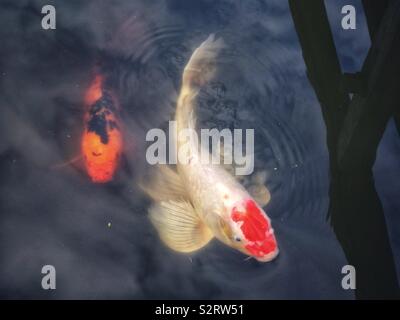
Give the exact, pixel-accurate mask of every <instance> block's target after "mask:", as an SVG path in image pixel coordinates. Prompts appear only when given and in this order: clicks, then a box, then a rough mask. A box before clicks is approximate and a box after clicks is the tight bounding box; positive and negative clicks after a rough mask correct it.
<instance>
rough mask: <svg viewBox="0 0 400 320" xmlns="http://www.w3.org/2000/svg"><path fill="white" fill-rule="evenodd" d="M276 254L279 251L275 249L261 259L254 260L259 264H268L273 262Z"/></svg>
mask: <svg viewBox="0 0 400 320" xmlns="http://www.w3.org/2000/svg"><path fill="white" fill-rule="evenodd" d="M278 254H279V249H278V248H276V249H275V250H274V251H272V252H270V253H267V254H266V255H264V256H262V257H255V259H256V260H257V261H260V262H269V261H272V260H274V259H275V258H276V257H277V256H278Z"/></svg>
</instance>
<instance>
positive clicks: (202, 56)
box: [182, 34, 225, 87]
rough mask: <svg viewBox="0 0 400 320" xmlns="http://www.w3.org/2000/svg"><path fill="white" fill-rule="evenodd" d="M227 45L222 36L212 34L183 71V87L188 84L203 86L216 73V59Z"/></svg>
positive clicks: (195, 52) (194, 53)
mask: <svg viewBox="0 0 400 320" xmlns="http://www.w3.org/2000/svg"><path fill="white" fill-rule="evenodd" d="M224 47H225V44H224V41H223V40H222V38H219V39H216V38H215V35H214V34H211V35H210V36H209V37H208V38H207V40H205V41H204V42H203V43H202V44H201V45H200V46H199V47H198V48H197V49H196V50H195V51H194V52H193V54H192V56H191V57H190V59H189V62H188V63H187V65H186V67H185V69H184V71H183V81H182V87H184V86H186V85H189V86H191V85H194V86H202V85H204V84H205V83H206V82H208V81H210V80H211V79H212V77H213V75H214V74H215V60H216V58H217V56H218V53H219V52H220V51H221V49H223V48H224Z"/></svg>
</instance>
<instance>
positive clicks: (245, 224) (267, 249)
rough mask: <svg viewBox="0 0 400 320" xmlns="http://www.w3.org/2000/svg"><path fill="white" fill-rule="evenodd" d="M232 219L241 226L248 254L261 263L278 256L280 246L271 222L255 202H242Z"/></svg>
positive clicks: (250, 200)
mask: <svg viewBox="0 0 400 320" xmlns="http://www.w3.org/2000/svg"><path fill="white" fill-rule="evenodd" d="M231 218H232V220H233V221H234V222H236V223H238V224H239V225H240V229H241V231H242V233H243V236H244V237H245V241H244V248H245V250H246V253H248V254H249V255H251V256H253V257H255V258H256V259H257V260H260V261H270V260H272V259H273V258H275V257H276V255H277V254H278V252H279V250H278V245H277V242H276V239H275V236H274V234H273V229H272V227H271V224H270V221H269V219H268V218H267V216H266V215H265V213H264V212H263V211H262V210H261V209H260V208H259V206H258V205H257V204H256V203H255V201H254V200H252V199H248V200H244V201H242V202H240V203H239V204H238V205H237V206H235V207H234V208H233V209H232V214H231Z"/></svg>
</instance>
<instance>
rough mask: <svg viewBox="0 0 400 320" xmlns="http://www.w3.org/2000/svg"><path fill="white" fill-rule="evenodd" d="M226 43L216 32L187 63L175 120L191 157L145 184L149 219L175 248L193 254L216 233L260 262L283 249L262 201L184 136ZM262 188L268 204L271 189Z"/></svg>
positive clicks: (179, 145) (181, 143) (179, 140)
mask: <svg viewBox="0 0 400 320" xmlns="http://www.w3.org/2000/svg"><path fill="white" fill-rule="evenodd" d="M223 46H224V44H223V42H222V40H221V39H218V40H216V39H215V38H214V36H213V35H211V36H210V37H209V38H208V39H207V40H206V41H205V42H203V43H202V44H201V45H200V47H198V48H197V49H196V50H195V51H194V53H193V54H192V57H191V58H190V60H189V62H188V64H187V66H186V67H185V70H184V73H183V78H182V88H181V91H180V95H179V98H178V103H177V110H176V116H175V120H176V123H177V131H178V135H177V149H178V154H179V152H180V151H181V149H182V148H186V151H187V152H188V155H189V156H188V161H186V162H185V163H182V162H181V161H178V163H177V170H176V171H174V170H172V169H170V168H166V167H163V168H160V169H159V170H160V172H159V174H158V175H157V179H156V182H155V184H154V185H153V187H150V188H146V190H147V191H148V193H149V195H150V196H151V197H152V198H153V199H154V200H155V201H156V204H155V205H154V206H153V207H152V208H151V209H150V219H151V221H152V222H153V224H154V225H155V226H156V228H157V230H158V232H159V234H160V237H161V239H162V240H163V241H164V242H165V243H166V244H167V245H168V246H169V247H170V248H172V249H174V250H177V251H180V252H192V251H195V250H198V249H200V248H201V247H203V246H205V245H206V244H207V243H208V242H209V241H210V240H211V239H212V238H214V237H215V238H217V239H218V240H220V241H222V242H223V243H225V244H226V245H228V246H230V247H232V248H234V249H237V250H239V251H241V252H243V253H244V254H247V255H248V256H251V257H254V258H256V259H257V260H259V261H270V260H272V259H273V258H275V257H276V256H277V255H278V252H279V249H278V246H277V242H276V238H275V235H274V232H273V229H272V226H271V221H270V219H269V218H268V216H267V215H266V213H265V212H264V211H263V209H262V207H261V205H259V204H258V203H257V202H256V200H255V199H254V198H253V197H252V196H251V195H250V194H249V193H248V192H247V191H246V190H245V189H244V187H243V186H242V185H241V184H240V183H239V182H238V181H237V180H236V179H235V177H234V176H232V175H231V174H230V173H229V172H228V171H226V170H225V169H224V168H223V167H221V166H219V165H215V164H205V163H204V161H201V156H200V155H201V149H200V148H201V147H199V146H198V145H197V144H196V143H191V141H192V140H191V139H182V138H181V137H180V134H179V133H180V132H181V130H185V129H189V130H194V129H195V123H196V120H195V116H194V105H195V100H196V98H197V96H198V93H199V91H200V88H201V87H202V86H203V85H204V84H205V83H207V82H208V81H209V80H210V79H211V78H212V76H213V74H214V72H215V65H214V64H213V63H214V61H215V59H216V56H217V54H218V52H219V51H220V49H221V48H223ZM188 141H189V143H188ZM165 189H168V192H165ZM263 190H264V191H265V192H264V193H265V194H264V195H266V198H267V201H266V202H268V201H269V199H270V195H269V192H268V189H266V188H264V189H263ZM264 198H265V197H264ZM264 204H266V203H264Z"/></svg>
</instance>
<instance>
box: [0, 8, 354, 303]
mask: <svg viewBox="0 0 400 320" xmlns="http://www.w3.org/2000/svg"><path fill="white" fill-rule="evenodd" d="M286 6H287V4H286V3H285V4H283V1H243V2H241V1H215V2H214V1H198V2H196V4H195V3H190V4H189V3H188V1H146V2H140V1H119V2H113V3H110V2H98V1H96V2H85V4H83V3H81V4H80V3H78V2H71V3H68V4H66V3H61V2H60V3H56V8H57V14H58V15H59V16H58V17H59V18H58V20H57V23H58V25H57V31H55V32H53V31H51V32H46V31H43V30H41V29H40V23H38V21H37V19H38V17H37V15H35V12H36V11H37V8H39V3H38V2H37V3H36V2H26V3H25V4H24V3H23V2H22V1H21V4H19V5H14V4H12V2H10V3H8V4H5V5H4V7H3V9H5V11H6V12H7V18H6V15H5V14H2V15H1V16H0V18H1V19H2V20H1V21H6V22H3V23H7V25H8V26H10V28H11V26H12V25H13V23H17V27H16V28H14V29H13V31H9V32H10V33H9V34H6V32H5V31H4V30H3V31H2V34H1V37H2V38H3V37H4V39H6V40H5V48H6V50H5V51H4V53H3V54H2V56H3V58H4V59H2V60H3V61H4V62H3V63H2V64H1V68H2V70H4V72H3V76H2V78H1V82H0V83H1V87H0V88H1V92H2V94H1V97H0V106H1V108H2V110H3V111H2V117H1V120H0V122H1V136H2V139H1V140H2V141H1V144H0V152H1V158H0V176H1V181H2V183H1V187H0V197H1V202H0V203H1V213H2V214H1V228H0V230H1V233H0V234H1V242H0V247H1V249H0V252H1V259H0V261H1V270H2V271H1V273H0V281H1V283H2V285H1V287H2V290H1V291H0V295H1V296H2V297H25V298H27V297H40V298H44V297H46V298H141V299H143V298H184V299H187V298H248V299H251V298H255V299H259V298H275V299H276V298H292V299H294V298H351V297H352V294H351V293H349V292H346V291H344V290H343V289H342V288H341V286H340V282H341V276H342V275H341V273H340V271H341V268H342V266H343V265H345V264H346V261H345V258H344V255H343V253H342V251H341V249H340V246H339V244H338V243H337V241H336V239H335V236H334V234H333V232H332V230H331V229H330V227H329V225H328V223H327V222H326V214H327V205H328V197H327V196H328V163H327V151H326V148H325V132H324V126H323V122H322V118H321V114H320V108H319V106H318V103H317V101H316V99H315V97H314V95H313V92H312V90H311V88H310V86H309V84H308V81H307V78H306V75H305V67H304V64H303V61H302V56H301V51H300V48H299V45H298V43H297V39H296V36H295V33H294V29H293V25H292V22H291V19H290V13H289V11H288V8H287V7H286ZM35 10H36V11H35ZM2 11H3V10H2ZM5 11H4V12H5ZM10 30H11V29H10ZM210 33H215V34H216V35H217V36H218V37H222V38H223V39H224V41H225V42H226V44H227V48H226V50H224V51H223V52H222V54H221V56H220V57H219V59H218V73H217V75H216V77H215V79H213V81H212V82H211V83H210V84H208V85H207V86H206V87H205V88H203V90H202V92H201V94H200V97H199V101H198V112H199V126H200V127H201V128H213V127H216V128H219V129H222V128H231V129H233V128H242V129H246V128H254V129H255V156H256V157H255V172H259V171H266V173H267V186H268V188H269V189H270V191H271V194H272V200H271V202H270V204H269V205H268V206H267V208H266V211H267V212H268V214H269V216H270V217H271V218H272V219H273V225H274V228H275V231H276V235H277V238H278V242H279V244H280V249H281V254H280V256H279V258H278V259H276V260H275V261H273V262H271V263H267V264H262V263H258V262H257V261H255V260H253V259H250V260H245V256H243V255H242V254H240V253H238V252H235V251H233V250H231V249H230V248H228V247H226V246H224V245H223V244H220V243H218V242H216V241H213V242H212V243H210V244H209V245H208V246H207V247H206V248H204V249H202V250H200V251H199V252H197V253H195V254H193V255H191V256H185V255H181V254H177V253H174V252H172V251H170V250H169V249H168V248H166V247H165V246H164V245H163V244H162V243H161V242H160V241H159V239H158V236H157V234H156V232H155V230H154V229H153V227H152V226H151V224H150V223H149V221H148V219H147V217H146V209H147V207H148V205H149V201H148V200H147V199H146V198H145V197H144V196H143V194H142V193H141V192H140V190H139V188H138V187H137V182H138V181H139V180H140V179H141V177H142V176H143V174H144V173H146V172H148V171H149V170H151V167H150V166H149V165H148V164H147V163H146V160H145V151H146V147H147V146H148V145H149V143H146V142H145V134H146V132H147V131H148V130H149V129H151V128H156V127H158V128H167V126H168V120H172V119H173V114H174V110H175V103H176V98H177V94H178V91H179V86H180V77H181V74H182V70H183V68H184V66H185V64H186V62H187V60H188V58H189V57H190V55H191V53H192V52H193V50H194V49H195V48H196V47H197V46H198V45H199V44H200V43H201V42H202V41H204V40H205V39H206V38H207V37H208V35H209V34H210ZM95 65H97V66H99V68H100V70H102V72H103V74H104V75H106V76H107V79H108V80H107V81H108V85H109V86H110V87H111V88H112V89H113V91H114V92H115V93H116V95H117V96H118V98H119V101H120V104H121V107H122V110H123V111H122V116H123V119H124V123H123V131H124V134H125V152H124V159H123V162H122V165H121V169H120V170H119V172H118V173H117V175H116V178H115V181H114V182H112V183H110V184H108V185H93V184H92V183H90V181H89V180H88V178H87V177H86V176H85V175H84V174H83V173H82V170H81V169H80V167H79V165H75V164H73V165H66V166H61V167H60V166H56V167H54V165H57V164H60V163H64V162H66V161H68V160H71V159H73V158H74V157H76V156H77V153H78V152H79V137H80V134H81V132H82V131H81V130H82V115H83V105H82V98H83V95H84V92H85V90H86V89H87V87H88V85H89V84H90V81H91V79H92V76H93V70H94V66H95ZM4 73H5V75H4ZM245 183H246V181H245ZM108 223H111V227H109V226H108ZM44 264H52V265H54V266H55V267H56V270H57V290H56V291H55V292H46V291H44V290H42V289H41V288H40V281H41V274H40V270H41V267H42V266H43V265H44Z"/></svg>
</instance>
